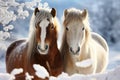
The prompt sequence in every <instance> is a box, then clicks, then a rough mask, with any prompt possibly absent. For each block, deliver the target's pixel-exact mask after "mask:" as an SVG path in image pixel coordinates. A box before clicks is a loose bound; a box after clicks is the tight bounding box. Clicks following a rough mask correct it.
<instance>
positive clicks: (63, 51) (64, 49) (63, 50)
mask: <svg viewBox="0 0 120 80" xmlns="http://www.w3.org/2000/svg"><path fill="white" fill-rule="evenodd" d="M60 51H61V55H62V58H64V57H65V54H66V53H68V52H69V47H68V44H67V38H66V31H64V33H63V37H62V44H61V48H60Z"/></svg>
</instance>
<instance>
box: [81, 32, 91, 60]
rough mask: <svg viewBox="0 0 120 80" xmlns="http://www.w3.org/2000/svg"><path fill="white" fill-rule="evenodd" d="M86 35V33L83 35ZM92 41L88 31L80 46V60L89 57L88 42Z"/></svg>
mask: <svg viewBox="0 0 120 80" xmlns="http://www.w3.org/2000/svg"><path fill="white" fill-rule="evenodd" d="M85 36H86V35H85ZM91 43H92V38H91V33H90V32H89V35H87V37H85V41H84V42H83V44H82V46H81V52H80V56H79V57H80V60H81V61H82V60H85V59H88V58H90V56H91V54H90V44H91Z"/></svg>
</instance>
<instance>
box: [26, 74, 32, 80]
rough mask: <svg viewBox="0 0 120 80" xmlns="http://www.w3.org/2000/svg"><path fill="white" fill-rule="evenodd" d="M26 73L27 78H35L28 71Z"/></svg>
mask: <svg viewBox="0 0 120 80" xmlns="http://www.w3.org/2000/svg"><path fill="white" fill-rule="evenodd" d="M25 75H26V77H25V80H32V79H33V78H34V77H33V76H31V75H30V74H29V73H28V72H27V73H26V74H25Z"/></svg>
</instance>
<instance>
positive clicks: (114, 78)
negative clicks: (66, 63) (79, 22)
mask: <svg viewBox="0 0 120 80" xmlns="http://www.w3.org/2000/svg"><path fill="white" fill-rule="evenodd" d="M106 4H107V5H106ZM61 5H62V6H61ZM36 6H37V7H44V8H51V7H55V8H56V9H57V16H58V18H59V20H60V23H61V24H62V15H63V10H64V9H66V8H70V7H76V8H79V9H83V8H87V9H88V11H89V15H90V23H91V27H92V30H93V31H95V32H97V33H99V34H101V35H102V36H103V37H104V38H105V39H106V40H107V42H108V43H109V47H110V53H109V65H108V67H107V70H106V72H105V73H103V74H95V75H87V76H85V75H79V74H74V75H72V76H68V75H67V74H66V73H62V74H61V75H60V76H58V77H57V78H55V77H52V76H51V77H50V80H56V79H57V80H68V79H69V80H119V79H120V76H119V74H120V31H119V30H120V24H119V22H120V1H119V0H116V1H113V0H84V1H79V0H71V1H70V0H0V80H7V79H8V78H9V77H11V78H13V75H10V74H7V73H6V68H5V51H6V49H7V47H8V45H9V44H10V43H11V42H13V41H14V40H17V39H21V38H26V37H28V30H29V20H30V18H31V14H32V12H33V10H34V8H35V7H36ZM43 72H44V71H43ZM37 74H39V73H37ZM45 74H47V73H45ZM39 75H40V74H39ZM7 76H8V77H7ZM26 76H28V78H30V75H29V73H26ZM47 76H48V75H47ZM28 80H30V79H28Z"/></svg>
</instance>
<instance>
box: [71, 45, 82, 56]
mask: <svg viewBox="0 0 120 80" xmlns="http://www.w3.org/2000/svg"><path fill="white" fill-rule="evenodd" d="M69 51H70V53H72V54H74V55H79V53H80V47H77V49H76V50H75V49H74V50H73V48H72V47H70V48H69Z"/></svg>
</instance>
